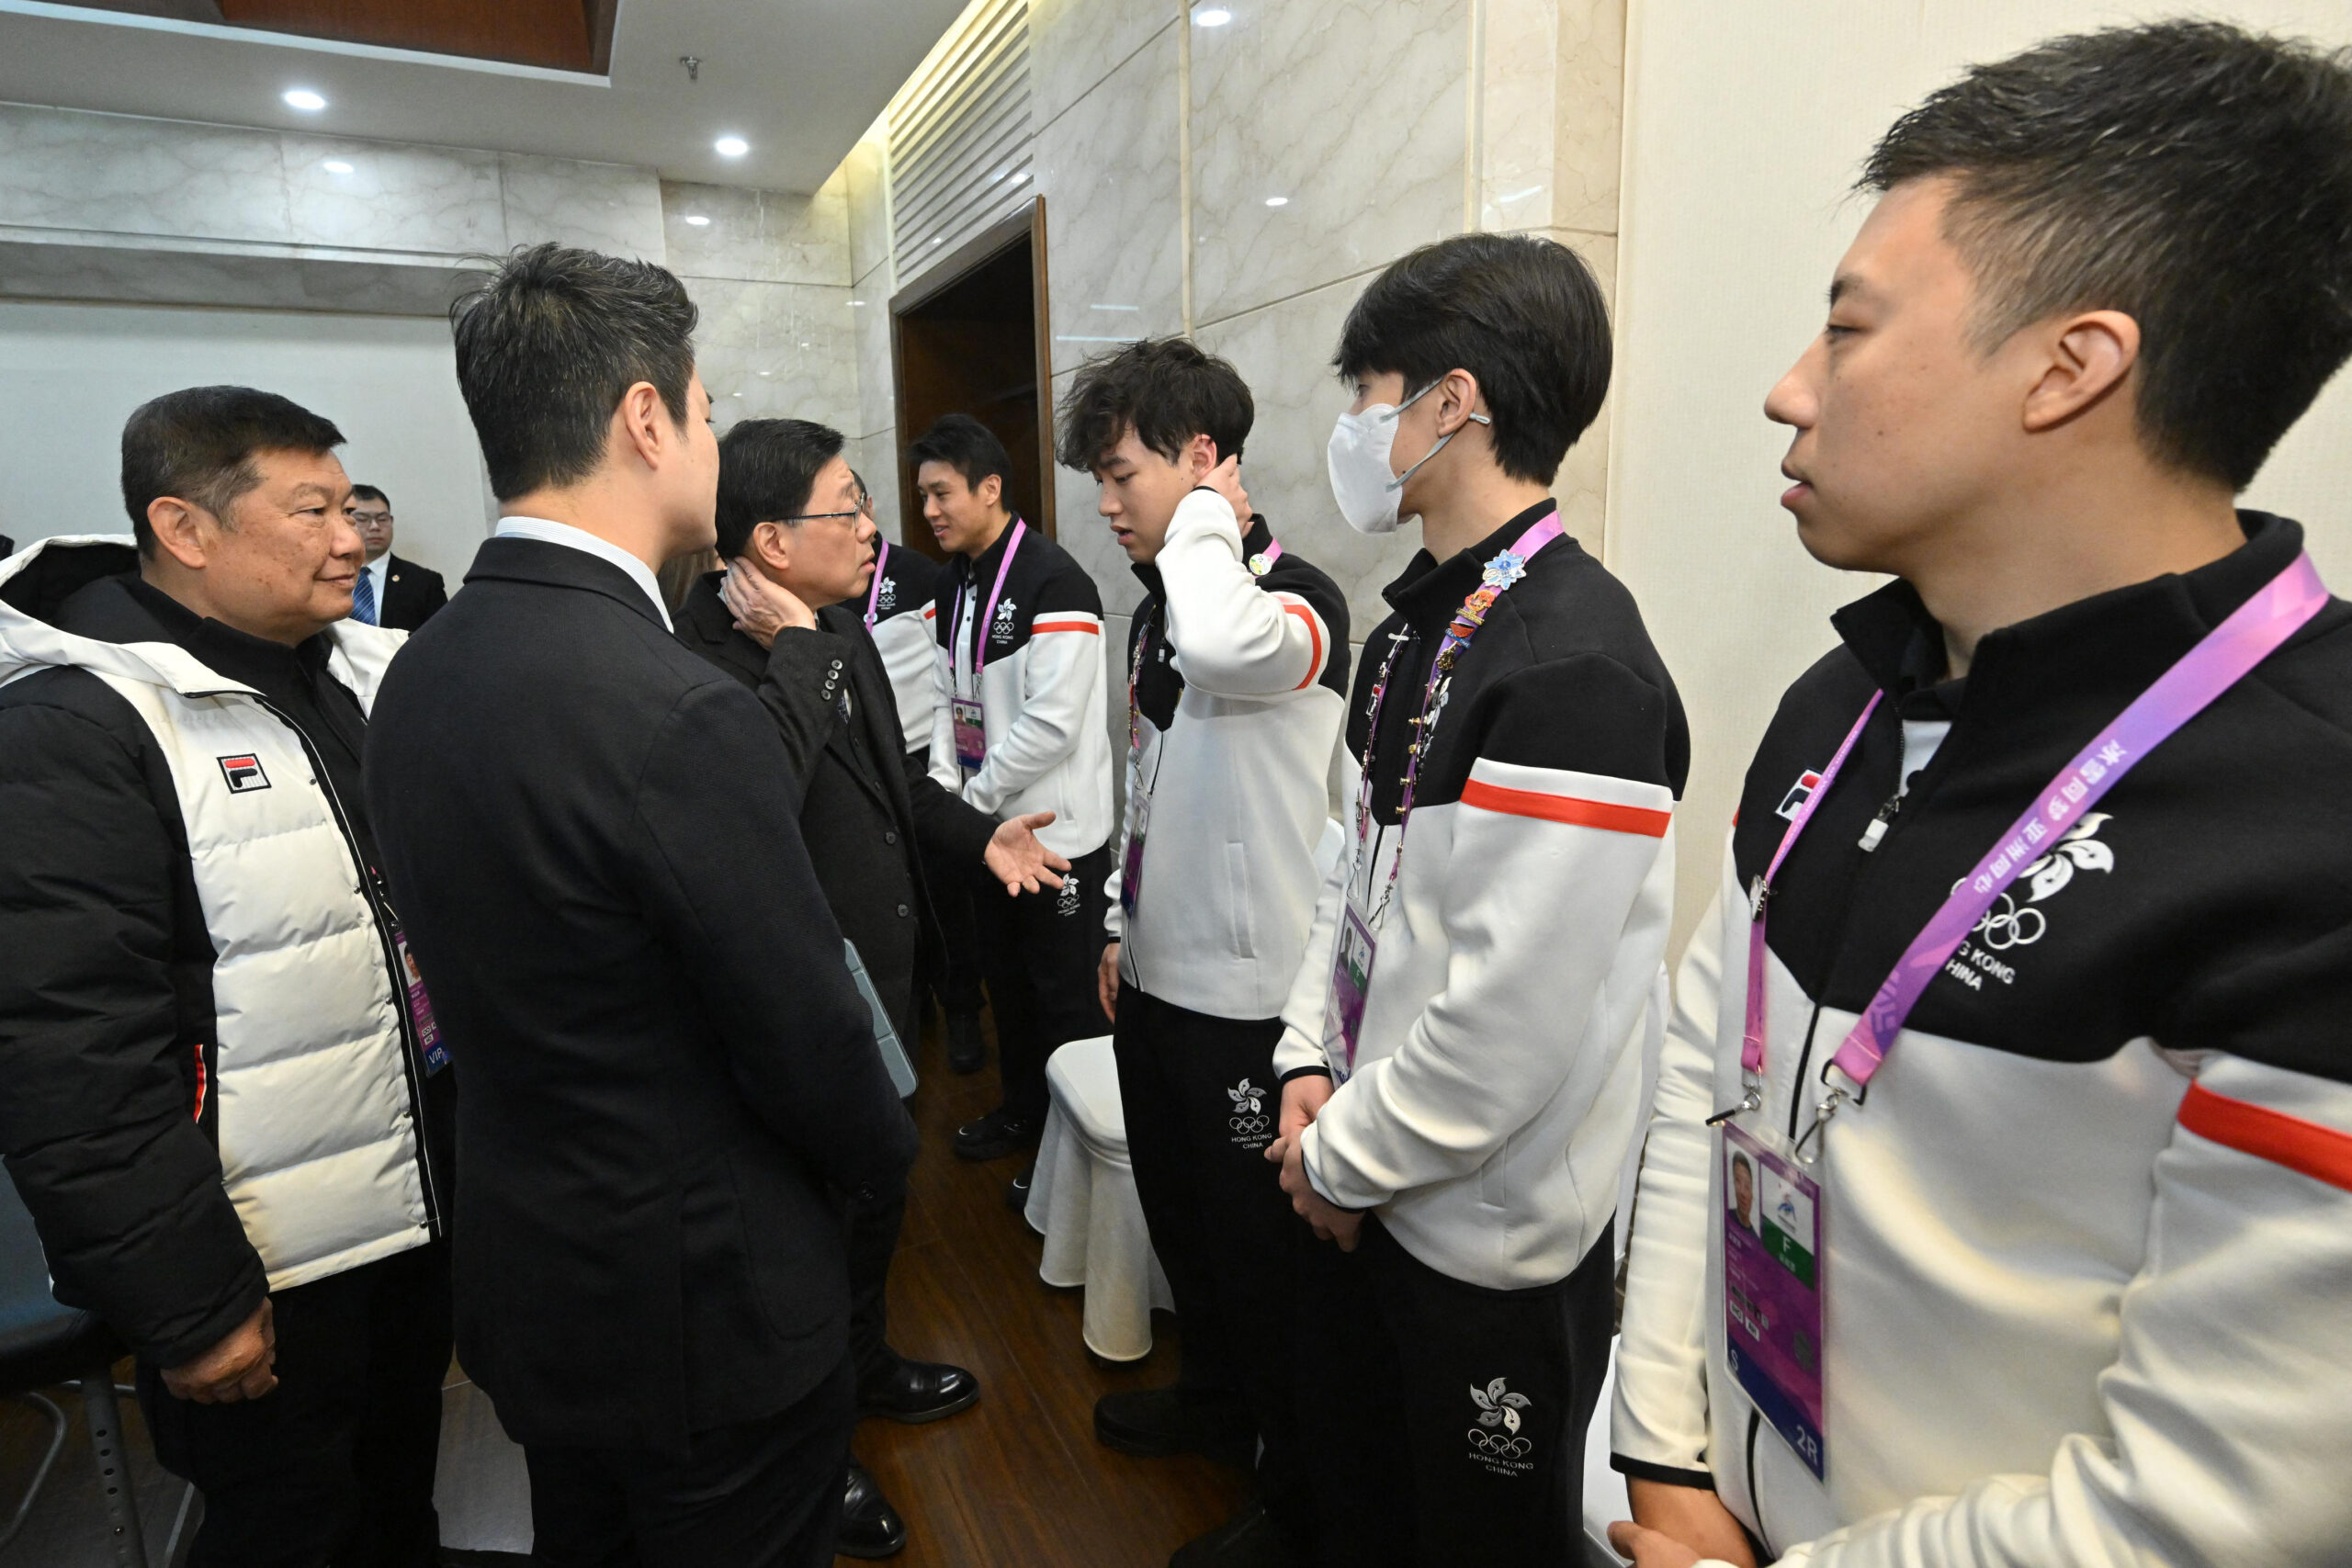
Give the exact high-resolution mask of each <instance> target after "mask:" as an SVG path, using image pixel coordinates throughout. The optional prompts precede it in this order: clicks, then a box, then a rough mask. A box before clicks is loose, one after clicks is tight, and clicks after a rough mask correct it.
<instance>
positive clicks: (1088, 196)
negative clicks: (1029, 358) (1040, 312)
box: [1035, 26, 1184, 371]
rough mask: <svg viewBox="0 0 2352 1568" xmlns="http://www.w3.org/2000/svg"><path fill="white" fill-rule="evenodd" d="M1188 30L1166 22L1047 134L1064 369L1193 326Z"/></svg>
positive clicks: (1049, 243)
mask: <svg viewBox="0 0 2352 1568" xmlns="http://www.w3.org/2000/svg"><path fill="white" fill-rule="evenodd" d="M1178 41H1179V40H1178V32H1177V29H1176V28H1175V27H1174V26H1170V27H1167V28H1162V29H1161V30H1160V31H1159V33H1158V34H1156V35H1154V36H1153V37H1152V38H1151V39H1149V40H1148V42H1146V43H1145V44H1144V45H1143V47H1142V48H1141V49H1139V50H1137V51H1136V52H1135V53H1134V54H1133V55H1131V56H1129V57H1128V58H1127V60H1126V61H1125V63H1123V64H1121V65H1120V66H1119V67H1118V68H1117V69H1116V70H1114V71H1113V72H1112V73H1111V74H1110V75H1108V76H1107V77H1105V78H1103V81H1102V83H1101V84H1100V85H1097V86H1096V87H1095V88H1094V89H1093V90H1092V91H1091V92H1089V93H1088V94H1087V95H1086V96H1084V97H1082V98H1080V99H1079V100H1078V102H1077V103H1075V104H1073V105H1072V106H1071V107H1070V108H1069V111H1068V112H1067V113H1065V114H1063V115H1062V116H1061V117H1060V118H1057V119H1056V120H1055V121H1054V122H1053V123H1052V124H1050V125H1048V126H1046V128H1045V130H1042V131H1040V132H1039V133H1038V135H1037V140H1036V151H1035V160H1036V171H1037V188H1038V190H1039V191H1040V192H1042V193H1043V194H1044V196H1045V197H1046V278H1047V281H1048V283H1049V285H1050V288H1049V290H1048V292H1049V295H1050V300H1051V303H1050V310H1051V314H1052V317H1053V320H1052V322H1051V331H1052V333H1053V363H1054V368H1055V369H1056V370H1057V371H1060V370H1064V369H1071V368H1075V367H1077V366H1078V365H1080V363H1082V362H1083V361H1085V360H1086V359H1088V358H1090V357H1091V356H1093V355H1099V354H1102V353H1104V352H1106V351H1107V350H1109V349H1111V348H1113V347H1114V346H1115V345H1116V344H1120V343H1125V342H1131V341H1133V340H1134V339H1136V338H1138V337H1146V336H1159V335H1162V334H1165V333H1180V332H1182V331H1183V330H1184V253H1183V225H1182V210H1181V208H1180V202H1181V200H1182V168H1181V160H1180V157H1179V145H1178V140H1177V138H1178V121H1179V115H1178V108H1179V105H1178V102H1177V94H1178V91H1179V82H1178V76H1177V44H1178Z"/></svg>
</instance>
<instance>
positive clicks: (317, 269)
mask: <svg viewBox="0 0 2352 1568" xmlns="http://www.w3.org/2000/svg"><path fill="white" fill-rule="evenodd" d="M76 232H77V233H78V231H76ZM109 238H111V237H110V236H101V235H89V236H86V239H87V240H88V241H89V242H91V243H77V242H76V241H74V240H64V241H58V240H29V239H27V240H14V241H0V295H10V296H15V297H17V298H22V299H111V300H123V301H129V302H133V303H141V304H174V305H227V306H247V307H255V308H260V309H266V310H355V311H365V312H367V313H368V314H371V315H389V316H447V313H448V310H449V302H450V301H451V300H452V299H456V298H457V296H458V294H459V293H461V292H462V291H464V290H465V289H466V288H469V287H470V286H471V285H472V284H473V283H474V282H475V281H476V279H477V277H478V276H479V275H477V274H472V273H468V272H465V271H463V270H461V269H459V268H458V267H456V266H454V265H450V262H449V260H448V258H434V257H405V258H401V259H399V260H391V259H387V258H382V257H367V258H364V259H363V258H362V257H360V256H342V257H331V256H321V255H315V254H312V255H289V254H283V253H282V252H280V253H279V254H255V253H254V251H252V250H250V249H246V250H240V249H232V248H227V247H226V246H225V244H220V245H217V246H216V247H215V248H205V249H198V248H181V249H172V250H158V249H151V248H148V247H145V246H141V245H139V244H137V243H129V242H123V243H97V242H101V241H104V240H107V239H109Z"/></svg>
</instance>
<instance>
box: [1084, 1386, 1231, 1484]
mask: <svg viewBox="0 0 2352 1568" xmlns="http://www.w3.org/2000/svg"><path fill="white" fill-rule="evenodd" d="M1094 1436H1095V1439H1096V1440H1097V1441H1098V1442H1101V1443H1103V1445H1104V1446H1105V1447H1108V1448H1114V1449H1116V1450H1119V1451H1120V1452H1121V1453H1129V1454H1140V1455H1142V1456H1143V1457H1145V1458H1147V1459H1157V1458H1159V1457H1161V1456H1163V1455H1167V1454H1204V1455H1206V1456H1207V1457H1208V1458H1210V1459H1213V1460H1216V1461H1218V1462H1219V1463H1221V1464H1229V1465H1233V1466H1234V1467H1236V1468H1237V1469H1240V1470H1249V1469H1250V1468H1252V1467H1253V1466H1254V1465H1255V1464H1256V1463H1257V1461H1258V1427H1257V1423H1256V1422H1254V1421H1252V1420H1251V1419H1250V1412H1249V1408H1248V1407H1247V1406H1246V1405H1244V1404H1242V1402H1241V1401H1240V1400H1238V1399H1236V1398H1234V1397H1233V1396H1232V1395H1230V1394H1195V1393H1186V1392H1185V1391H1184V1390H1182V1389H1177V1388H1140V1389H1134V1390H1130V1391H1127V1392H1125V1393H1106V1394H1104V1395H1103V1397H1102V1398H1100V1399H1098V1400H1096V1401H1095V1402H1094Z"/></svg>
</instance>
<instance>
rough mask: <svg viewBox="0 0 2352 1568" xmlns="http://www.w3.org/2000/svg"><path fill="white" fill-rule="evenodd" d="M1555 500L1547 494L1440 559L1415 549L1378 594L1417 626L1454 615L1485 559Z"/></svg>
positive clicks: (1484, 566)
mask: <svg viewBox="0 0 2352 1568" xmlns="http://www.w3.org/2000/svg"><path fill="white" fill-rule="evenodd" d="M1558 504H1559V503H1558V502H1555V501H1554V500H1552V499H1551V498H1550V497H1549V496H1546V497H1545V498H1544V499H1543V500H1542V501H1539V502H1536V503H1535V504H1534V505H1532V506H1531V507H1529V508H1528V509H1527V510H1526V511H1524V512H1522V513H1520V514H1519V515H1518V516H1516V517H1514V518H1512V519H1511V520H1510V522H1508V523H1506V524H1504V525H1502V526H1501V527H1499V528H1498V529H1496V530H1495V531H1494V532H1493V533H1491V534H1489V535H1487V536H1486V537H1485V538H1483V539H1481V540H1479V541H1478V542H1477V543H1476V544H1475V545H1473V546H1471V547H1469V548H1468V549H1466V550H1463V551H1461V552H1460V553H1459V554H1457V555H1455V556H1454V557H1453V558H1452V559H1451V560H1446V561H1440V560H1439V559H1438V558H1436V557H1435V556H1433V555H1431V554H1430V552H1429V551H1428V550H1426V549H1420V550H1416V551H1414V552H1413V558H1412V559H1411V560H1409V561H1408V562H1406V563H1405V570H1404V574H1403V575H1402V576H1400V577H1398V578H1397V581H1394V582H1392V583H1390V584H1389V585H1388V586H1387V587H1385V588H1384V589H1382V590H1381V591H1380V595H1381V597H1382V598H1384V599H1385V600H1387V601H1388V604H1389V607H1390V608H1391V609H1394V610H1395V611H1396V612H1397V614H1399V615H1403V616H1404V617H1405V619H1406V620H1407V621H1408V622H1409V623H1410V624H1412V625H1413V626H1424V625H1427V624H1428V623H1429V622H1430V621H1431V620H1432V619H1433V618H1437V619H1440V620H1441V621H1444V620H1451V619H1453V612H1454V611H1456V610H1458V609H1460V608H1461V607H1462V602H1463V601H1464V599H1467V598H1469V597H1470V594H1471V591H1472V590H1474V589H1476V587H1477V586H1478V580H1479V579H1480V578H1481V577H1482V576H1484V575H1485V573H1486V570H1487V562H1488V561H1490V560H1492V559H1493V558H1495V556H1496V555H1497V553H1498V552H1499V551H1501V550H1502V549H1504V548H1505V547H1508V546H1509V545H1510V542H1511V541H1512V540H1513V539H1516V538H1518V537H1519V536H1520V535H1521V532H1523V531H1524V530H1525V529H1526V528H1528V527H1529V526H1530V525H1532V524H1533V523H1535V522H1536V521H1537V520H1538V519H1540V518H1541V517H1542V516H1543V515H1544V513H1547V512H1550V511H1551V510H1553V509H1554V508H1555V506H1557V505H1558ZM1554 543H1557V541H1556V540H1555V541H1554ZM1537 553H1538V554H1541V553H1542V552H1541V551H1539V552H1537Z"/></svg>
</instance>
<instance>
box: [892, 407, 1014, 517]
mask: <svg viewBox="0 0 2352 1568" xmlns="http://www.w3.org/2000/svg"><path fill="white" fill-rule="evenodd" d="M907 453H908V457H909V460H910V462H911V463H912V464H913V466H914V467H915V468H917V469H918V470H920V469H921V468H922V466H923V465H924V464H925V463H944V464H946V465H947V466H948V467H949V468H953V469H955V470H956V472H957V473H959V474H961V475H963V476H964V482H965V483H966V484H967V485H969V486H970V487H971V488H972V489H974V490H978V489H979V488H980V481H981V480H982V479H987V478H988V477H989V475H990V474H994V475H995V476H996V478H997V480H998V482H999V483H1000V484H1001V485H1002V486H1003V487H1004V488H1006V489H1007V490H1010V489H1011V488H1012V457H1011V456H1009V455H1008V454H1007V453H1006V452H1005V449H1004V443H1003V442H1001V441H999V440H998V439H997V438H996V432H995V431H993V430H990V429H989V427H988V426H987V425H985V424H982V423H980V422H979V421H978V420H977V419H974V418H973V417H972V416H971V415H970V414H967V413H951V414H945V415H943V416H942V417H941V418H940V420H939V422H938V423H935V424H933V426H932V427H931V428H930V429H929V430H926V431H924V432H923V433H922V435H920V436H918V437H916V439H915V442H914V445H912V446H910V447H908V448H907ZM1006 504H1007V505H1010V504H1011V502H1010V501H1009V500H1008V501H1007V502H1006Z"/></svg>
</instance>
